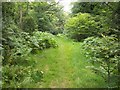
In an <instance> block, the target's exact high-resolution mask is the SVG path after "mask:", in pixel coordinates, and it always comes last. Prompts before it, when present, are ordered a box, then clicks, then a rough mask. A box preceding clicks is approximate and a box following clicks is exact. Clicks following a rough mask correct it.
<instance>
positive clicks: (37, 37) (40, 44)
mask: <svg viewBox="0 0 120 90" xmlns="http://www.w3.org/2000/svg"><path fill="white" fill-rule="evenodd" d="M30 41H31V47H32V48H33V50H36V49H39V50H42V49H45V48H50V47H57V43H56V41H55V39H54V36H53V35H52V34H50V33H47V32H40V31H36V32H34V33H33V36H32V37H31V39H30Z"/></svg>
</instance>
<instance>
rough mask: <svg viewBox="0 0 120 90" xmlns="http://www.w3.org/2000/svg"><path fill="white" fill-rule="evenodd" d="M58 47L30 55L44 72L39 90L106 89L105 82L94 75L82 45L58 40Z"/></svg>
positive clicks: (61, 39)
mask: <svg viewBox="0 0 120 90" xmlns="http://www.w3.org/2000/svg"><path fill="white" fill-rule="evenodd" d="M56 39H57V43H58V45H59V46H58V47H57V48H50V49H46V50H44V51H42V52H38V53H37V54H34V55H30V57H29V58H30V59H32V60H36V61H37V62H38V63H37V64H36V68H38V69H39V70H42V71H43V72H44V76H43V80H42V82H41V83H40V84H38V85H35V86H34V87H39V88H97V87H99V88H100V87H105V82H104V80H103V79H102V78H101V77H100V76H98V75H96V74H94V73H93V72H92V71H91V70H90V69H88V68H86V66H89V65H90V63H88V61H87V59H86V58H85V56H84V54H83V53H84V51H83V50H82V47H81V43H78V42H74V43H73V41H72V40H69V39H65V38H56Z"/></svg>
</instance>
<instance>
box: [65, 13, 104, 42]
mask: <svg viewBox="0 0 120 90" xmlns="http://www.w3.org/2000/svg"><path fill="white" fill-rule="evenodd" d="M101 25H102V24H101V23H100V19H98V20H96V17H93V16H91V15H90V14H88V13H84V14H82V13H79V14H77V15H76V16H74V17H72V18H70V19H68V21H67V22H66V24H65V32H66V34H67V35H68V36H69V37H71V38H73V39H75V40H78V41H80V40H82V39H85V38H87V37H89V36H97V35H99V33H100V32H101V30H102V26H101Z"/></svg>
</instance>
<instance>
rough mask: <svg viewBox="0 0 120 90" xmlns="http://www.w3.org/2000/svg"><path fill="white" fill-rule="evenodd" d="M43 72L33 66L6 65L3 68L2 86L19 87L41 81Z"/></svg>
mask: <svg viewBox="0 0 120 90" xmlns="http://www.w3.org/2000/svg"><path fill="white" fill-rule="evenodd" d="M42 77H43V73H42V71H39V70H37V69H33V67H31V66H28V67H23V66H18V65H15V66H14V65H12V66H8V65H6V66H4V67H3V68H2V79H3V81H2V86H3V88H4V87H5V88H6V87H7V88H9V87H14V88H19V87H22V86H25V84H26V85H28V84H30V83H36V82H40V81H41V80H42Z"/></svg>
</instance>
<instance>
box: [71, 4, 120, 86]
mask: <svg viewBox="0 0 120 90" xmlns="http://www.w3.org/2000/svg"><path fill="white" fill-rule="evenodd" d="M119 9H120V3H106V2H105V3H103V2H101V3H90V2H88V3H86V2H75V3H73V8H72V17H74V18H77V16H76V14H77V13H89V14H90V15H91V17H97V18H93V19H92V20H95V21H99V22H100V23H98V24H97V25H96V26H95V28H96V30H95V29H92V30H94V31H97V32H96V33H93V31H92V30H91V29H90V28H89V31H87V33H93V35H92V37H91V36H88V38H86V39H85V40H84V43H83V48H84V49H85V50H86V52H85V54H86V56H87V57H88V58H89V59H88V61H89V62H91V63H92V64H93V66H91V67H89V68H92V69H93V70H94V71H95V73H98V74H99V75H101V76H102V77H103V78H104V79H105V80H106V81H107V83H108V85H107V86H108V87H119V86H120V67H119V65H120V64H119V63H120V54H119V53H120V47H119V40H120V37H119V34H120V31H119V29H120V28H119V24H118V23H119V18H120V17H119ZM92 20H90V21H92ZM75 21H77V20H75ZM80 22H81V21H79V23H80ZM86 22H89V20H86ZM77 23H78V22H77ZM72 25H74V24H72ZM82 25H84V24H82ZM82 25H79V27H80V26H82ZM99 25H100V27H99ZM75 26H77V25H75ZM71 27H72V26H71ZM77 27H78V26H77ZM97 27H99V28H97ZM85 28H86V27H85ZM85 28H83V30H84V29H85ZM77 31H78V29H77ZM81 31H82V30H80V31H78V32H77V33H81ZM75 32H76V31H75ZM76 36H77V35H76ZM79 36H80V35H79ZM77 39H78V38H77Z"/></svg>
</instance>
